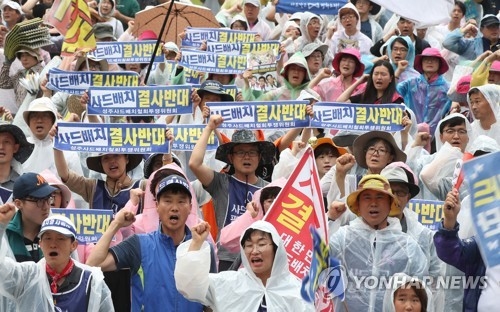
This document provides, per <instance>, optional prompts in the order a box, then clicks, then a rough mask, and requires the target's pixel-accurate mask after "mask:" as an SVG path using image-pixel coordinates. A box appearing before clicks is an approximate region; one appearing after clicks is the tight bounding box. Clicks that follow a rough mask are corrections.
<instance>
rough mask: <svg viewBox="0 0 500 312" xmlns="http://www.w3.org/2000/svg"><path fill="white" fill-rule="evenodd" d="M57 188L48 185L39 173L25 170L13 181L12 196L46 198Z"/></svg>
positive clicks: (16, 197)
mask: <svg viewBox="0 0 500 312" xmlns="http://www.w3.org/2000/svg"><path fill="white" fill-rule="evenodd" d="M56 189H57V188H55V187H53V186H50V185H49V183H48V182H47V181H46V180H45V178H44V177H42V176H41V175H40V174H37V173H34V172H27V173H25V174H23V175H22V176H20V177H18V178H17V179H16V181H15V182H14V187H13V192H12V196H13V197H14V199H23V198H26V197H34V198H46V197H49V196H50V194H52V193H53V192H54V191H55V190H56Z"/></svg>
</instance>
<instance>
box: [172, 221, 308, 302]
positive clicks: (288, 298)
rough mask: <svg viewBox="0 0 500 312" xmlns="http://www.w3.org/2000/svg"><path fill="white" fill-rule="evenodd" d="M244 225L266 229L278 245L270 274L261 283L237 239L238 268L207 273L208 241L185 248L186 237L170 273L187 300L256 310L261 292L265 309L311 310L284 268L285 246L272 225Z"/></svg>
mask: <svg viewBox="0 0 500 312" xmlns="http://www.w3.org/2000/svg"><path fill="white" fill-rule="evenodd" d="M248 229H257V230H261V231H263V232H267V233H270V234H271V237H272V239H273V242H274V243H275V244H276V245H277V246H278V249H277V250H276V254H275V257H274V263H273V268H272V271H271V277H270V278H269V279H268V280H267V283H266V285H265V286H264V285H263V284H262V281H261V280H260V279H259V278H258V277H257V276H256V275H255V273H253V271H252V270H251V269H250V264H249V263H248V259H247V257H246V255H245V252H244V250H243V247H241V243H240V250H241V259H242V263H243V268H242V269H239V270H238V271H226V272H221V273H210V274H209V273H208V271H209V268H210V261H209V259H210V249H209V246H208V243H206V242H205V243H203V246H202V248H201V249H200V250H199V251H188V249H189V246H190V244H191V240H189V241H187V242H184V243H182V244H181V245H180V246H179V247H178V248H177V262H176V265H175V273H174V274H175V284H176V286H177V290H178V291H179V292H180V293H181V294H183V295H184V297H186V298H188V299H190V300H194V301H197V302H201V303H202V304H204V305H207V306H210V307H211V308H212V309H213V311H214V312H225V311H240V312H256V311H258V309H259V306H260V303H261V302H262V298H263V297H264V296H265V297H266V303H267V311H268V312H276V311H286V312H307V311H314V306H313V305H312V304H308V303H307V302H305V301H304V300H303V299H302V297H301V295H300V287H301V284H302V283H301V281H300V280H299V279H297V278H296V277H295V276H294V275H292V273H290V271H289V269H288V260H287V254H286V250H285V247H284V245H283V241H282V240H281V238H280V235H279V234H278V232H277V231H276V229H275V228H274V227H273V226H272V225H271V224H270V223H268V222H266V221H257V222H255V223H253V224H252V225H251V226H250V227H249V228H248ZM248 229H247V230H248Z"/></svg>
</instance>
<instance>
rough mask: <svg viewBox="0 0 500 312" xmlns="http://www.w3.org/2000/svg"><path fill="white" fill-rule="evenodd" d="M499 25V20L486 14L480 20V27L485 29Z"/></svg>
mask: <svg viewBox="0 0 500 312" xmlns="http://www.w3.org/2000/svg"><path fill="white" fill-rule="evenodd" d="M495 24H496V25H500V19H498V17H496V16H495V15H493V14H486V15H485V16H483V18H482V19H481V27H487V26H490V25H495Z"/></svg>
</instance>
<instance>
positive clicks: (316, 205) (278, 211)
mask: <svg viewBox="0 0 500 312" xmlns="http://www.w3.org/2000/svg"><path fill="white" fill-rule="evenodd" d="M264 220H266V221H268V222H270V223H272V224H273V225H274V227H275V228H276V230H277V231H278V233H279V234H280V236H281V239H283V243H284V245H285V249H286V252H287V256H288V266H289V268H290V272H292V274H294V275H295V276H297V277H298V278H299V279H301V280H302V279H303V278H304V276H305V275H306V274H307V273H308V272H309V271H310V267H311V261H312V257H313V240H312V237H311V233H310V230H309V227H310V225H313V226H314V227H315V228H316V229H317V231H318V233H319V235H320V236H321V237H322V238H323V239H324V240H325V241H326V242H327V243H328V232H327V227H326V218H325V207H324V203H323V196H322V193H321V187H320V184H319V176H318V170H317V168H316V160H315V159H314V151H313V149H312V148H311V147H308V148H307V150H306V151H305V153H304V156H302V158H301V159H300V161H299V163H298V165H297V166H296V167H295V170H294V171H293V172H292V174H291V175H290V177H289V178H288V181H287V183H286V184H285V186H284V187H283V189H282V190H281V192H280V193H279V194H278V197H276V199H275V200H274V202H273V205H272V206H271V208H270V209H269V211H268V212H267V213H266V215H265V217H264ZM327 298H328V297H327V296H326V295H324V294H322V293H320V292H318V293H316V300H315V306H316V310H317V311H333V305H332V301H331V300H330V299H329V298H328V299H327ZM324 299H325V300H324ZM323 301H324V302H323Z"/></svg>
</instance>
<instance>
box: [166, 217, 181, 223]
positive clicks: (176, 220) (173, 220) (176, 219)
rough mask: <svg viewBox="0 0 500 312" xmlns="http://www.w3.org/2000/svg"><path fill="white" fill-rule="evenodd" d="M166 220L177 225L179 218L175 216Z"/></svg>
mask: <svg viewBox="0 0 500 312" xmlns="http://www.w3.org/2000/svg"><path fill="white" fill-rule="evenodd" d="M168 220H169V221H170V223H174V224H177V222H179V216H176V215H173V216H170V218H169V219H168Z"/></svg>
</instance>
